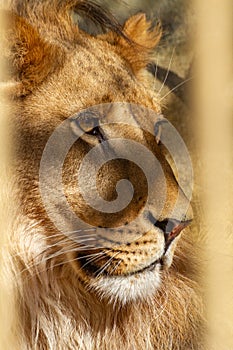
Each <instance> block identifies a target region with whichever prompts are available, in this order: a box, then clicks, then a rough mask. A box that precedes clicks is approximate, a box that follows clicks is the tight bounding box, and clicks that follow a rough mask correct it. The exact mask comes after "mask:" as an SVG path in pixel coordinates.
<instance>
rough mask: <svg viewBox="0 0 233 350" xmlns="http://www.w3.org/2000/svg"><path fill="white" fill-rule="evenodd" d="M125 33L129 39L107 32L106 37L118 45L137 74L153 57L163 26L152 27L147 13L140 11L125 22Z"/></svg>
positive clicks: (120, 52)
mask: <svg viewBox="0 0 233 350" xmlns="http://www.w3.org/2000/svg"><path fill="white" fill-rule="evenodd" d="M123 33H124V34H125V36H126V37H127V38H128V40H127V39H125V38H124V37H123V36H119V35H116V34H115V33H108V34H106V35H105V39H106V40H108V41H109V42H110V43H112V44H114V45H116V47H117V50H118V52H119V54H120V55H121V56H122V57H124V58H125V59H126V60H127V61H128V63H129V64H130V66H131V68H132V70H133V72H134V74H135V75H137V73H138V72H139V71H140V70H141V69H144V68H145V67H146V66H147V64H148V63H149V62H150V61H151V59H152V58H153V57H152V54H153V51H154V49H155V47H156V46H157V44H158V42H159V40H160V38H161V28H160V26H159V25H157V26H155V27H152V23H151V22H150V21H148V20H147V19H146V15H145V14H143V13H139V14H137V15H134V16H132V17H130V18H129V19H128V20H127V21H126V22H125V24H124V26H123Z"/></svg>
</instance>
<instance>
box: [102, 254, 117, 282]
mask: <svg viewBox="0 0 233 350" xmlns="http://www.w3.org/2000/svg"><path fill="white" fill-rule="evenodd" d="M119 254H120V252H117V253H116V254H114V255H113V256H112V257H111V258H110V259H109V260H108V261H107V262H106V263H105V264H104V266H102V267H101V268H100V269H99V270H100V272H99V273H98V274H97V276H96V278H98V277H99V276H100V275H101V274H102V273H103V272H104V271H105V270H106V269H107V268H108V266H109V265H110V264H111V262H112V260H113V259H114V258H115V257H116V256H117V255H119ZM99 270H97V272H98V271H99Z"/></svg>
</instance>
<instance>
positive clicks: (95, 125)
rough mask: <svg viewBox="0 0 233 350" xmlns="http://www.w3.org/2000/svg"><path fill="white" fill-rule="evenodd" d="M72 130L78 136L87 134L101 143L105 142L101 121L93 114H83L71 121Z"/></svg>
mask: <svg viewBox="0 0 233 350" xmlns="http://www.w3.org/2000/svg"><path fill="white" fill-rule="evenodd" d="M71 128H72V130H73V132H74V133H75V134H77V135H80V133H81V134H83V133H84V134H87V135H91V136H95V137H97V138H98V139H99V141H102V140H104V136H103V132H102V130H101V128H100V125H99V119H98V118H97V117H96V116H95V115H92V114H81V115H79V116H78V117H77V118H75V119H73V120H72V121H71Z"/></svg>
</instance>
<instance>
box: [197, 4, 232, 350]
mask: <svg viewBox="0 0 233 350" xmlns="http://www.w3.org/2000/svg"><path fill="white" fill-rule="evenodd" d="M195 2H196V10H197V19H198V21H197V32H198V33H197V42H196V43H197V48H196V53H197V56H196V57H197V70H196V72H195V76H196V77H197V85H196V112H197V113H196V118H197V120H196V126H197V135H198V139H199V147H200V148H199V154H200V159H201V164H202V168H201V174H200V177H199V180H200V184H201V188H202V201H203V210H204V222H202V227H203V229H204V228H205V229H204V230H205V234H206V235H207V236H206V242H207V245H206V247H204V250H205V251H204V253H203V256H202V259H203V261H205V262H206V268H205V276H203V283H204V286H205V305H206V315H207V322H208V331H207V334H206V335H207V336H206V347H205V349H206V350H231V349H233V229H232V227H233V226H232V220H233V218H232V208H233V203H232V198H233V193H232V185H233V179H232V176H233V175H232V174H233V159H232V150H233V147H232V146H233V145H232V140H233V137H232V126H233V125H232V123H233V118H232V87H233V85H232V62H233V55H232V44H233V37H232V33H233V27H232V23H233V6H232V1H231V0H222V1H219V0H212V1H203V0H195Z"/></svg>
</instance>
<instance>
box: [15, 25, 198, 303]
mask: <svg viewBox="0 0 233 350" xmlns="http://www.w3.org/2000/svg"><path fill="white" fill-rule="evenodd" d="M141 20H142V19H141ZM143 21H145V19H144V20H143ZM143 23H144V22H143ZM136 24H137V26H138V20H137V21H136ZM131 27H132V23H131ZM131 29H132V28H131ZM120 52H121V50H120V49H118V48H117V47H115V46H112V44H109V42H108V41H107V40H106V39H105V38H99V39H96V38H92V37H89V36H87V35H86V34H83V35H82V36H80V40H79V42H77V43H76V44H74V45H73V46H72V49H71V48H70V47H69V45H67V47H65V48H64V47H61V52H60V55H64V57H63V63H62V65H61V66H60V67H59V69H56V70H55V71H53V72H51V73H50V74H49V75H48V76H47V77H46V79H45V80H44V81H43V82H41V83H40V85H38V86H36V88H33V92H30V93H28V94H27V96H26V97H24V98H23V99H21V100H20V101H19V103H18V105H19V106H20V107H19V110H18V112H17V113H16V114H17V115H16V118H15V119H14V123H15V125H16V133H17V158H18V171H19V183H20V186H21V190H22V198H23V203H24V210H25V212H26V213H27V215H29V216H31V217H33V218H36V219H37V220H38V221H40V222H41V225H43V226H44V230H45V234H46V235H47V237H48V242H50V246H51V242H52V243H53V244H52V246H53V249H58V251H60V249H61V247H62V249H63V252H64V260H63V262H64V264H70V265H71V267H72V269H73V270H74V271H75V273H76V274H77V281H79V282H80V281H81V282H80V283H83V284H84V285H86V286H87V287H88V288H91V289H93V290H94V291H96V292H97V293H99V294H101V295H103V296H107V297H109V298H110V299H112V300H113V299H115V300H116V299H119V300H120V301H121V302H127V301H129V300H134V299H136V298H138V297H141V298H144V297H147V296H148V295H151V294H152V293H153V292H154V291H155V290H156V288H158V286H159V284H160V274H161V273H162V270H163V269H164V268H166V267H169V266H170V264H171V262H172V257H173V253H174V249H175V246H176V243H177V241H178V239H179V233H180V232H181V230H182V229H183V228H184V227H185V226H187V224H188V223H189V221H190V220H191V219H192V213H191V209H190V207H189V203H188V200H187V199H186V198H185V196H184V194H183V193H182V191H181V190H180V189H179V185H178V183H177V181H176V179H175V177H174V175H173V172H172V169H171V167H170V165H169V164H168V162H167V160H166V157H165V156H164V154H163V152H162V150H161V146H160V144H159V142H158V138H157V135H156V133H154V130H155V129H156V128H155V126H156V121H157V119H156V118H155V115H153V113H150V112H148V110H147V109H146V108H145V107H147V108H149V109H150V110H153V111H154V112H155V113H156V115H159V113H160V106H159V103H158V102H157V100H156V99H155V97H154V96H153V95H152V93H151V92H148V90H147V88H146V87H145V85H144V83H142V82H139V80H137V78H136V76H135V74H134V73H133V69H131V67H130V64H129V62H126V60H125V57H124V55H123V56H121V55H120ZM58 54H59V52H58ZM135 69H136V68H135ZM116 102H117V103H116ZM118 102H128V103H130V104H125V103H123V104H119V103H118ZM97 105H101V106H100V107H98V108H97V107H91V106H97ZM136 105H138V107H136ZM140 105H142V106H144V107H140ZM84 110H85V112H84ZM19 113H20V118H19V115H18V114H19ZM65 120H67V123H66V126H67V128H68V129H67V130H68V135H70V137H71V139H72V137H73V142H72V146H71V147H70V148H69V150H68V153H67V154H66V155H65V157H64V164H63V168H62V184H63V190H64V193H65V197H66V200H67V203H68V204H69V206H70V208H71V209H72V211H73V213H74V214H75V216H76V217H78V218H79V219H81V220H82V225H81V226H80V227H78V226H77V225H76V224H75V223H74V222H73V221H72V220H73V219H71V218H70V216H69V215H68V214H67V213H66V212H65V211H64V210H63V209H64V203H63V202H62V201H60V197H59V195H57V193H56V194H54V193H55V192H54V191H55V190H56V186H57V185H56V174H57V173H56V162H55V163H54V158H55V157H56V156H55V155H54V157H53V156H51V159H50V162H47V163H46V168H45V169H46V171H47V173H46V177H45V179H47V180H45V188H46V190H47V194H48V197H49V198H50V206H49V207H46V208H45V207H44V205H45V203H44V202H43V196H42V197H41V192H40V185H41V184H40V180H41V178H39V172H40V165H41V157H42V154H43V151H44V150H45V147H46V144H47V143H48V141H49V138H50V136H51V135H52V134H53V133H54V130H56V128H57V127H58V126H59V125H61V123H63V122H64V121H65ZM14 127H15V126H14ZM160 132H161V130H160ZM116 140H117V142H116ZM125 140H127V142H128V141H129V142H131V145H132V144H133V145H135V144H137V145H140V146H141V147H144V149H146V150H147V151H148V153H150V155H151V157H152V158H151V159H152V160H153V159H155V160H154V161H152V162H151V164H147V165H146V167H147V170H148V169H149V170H150V166H151V171H150V180H149V181H150V188H149V189H148V176H146V174H145V173H144V171H143V169H141V167H140V166H139V165H138V164H137V160H140V161H141V162H143V161H144V159H143V155H141V154H140V152H139V153H137V150H136V149H134V148H132V149H131V151H130V152H131V153H130V157H131V159H127V158H123V157H120V156H119V154H125V153H124V152H125V149H124V148H125V147H128V143H125ZM65 144H66V138H64V139H59V141H58V142H57V143H56V144H55V149H56V155H57V154H62V152H63V147H64V145H65ZM96 146H98V152H97V155H96V156H95V157H92V158H90V159H87V160H86V163H85V164H86V165H85V166H86V168H85V172H84V173H83V175H82V178H81V179H80V178H79V173H78V172H79V170H80V169H81V167H82V163H83V161H84V159H85V157H86V156H87V155H88V154H89V153H90V151H91V150H93V149H94V147H96ZM103 155H104V156H106V155H111V157H110V158H111V159H110V160H108V161H107V162H105V163H104V164H103V165H102V166H100V167H99V168H98V169H97V171H96V172H95V174H94V175H95V176H94V175H93V169H95V167H96V164H97V162H98V160H99V158H100V157H102V156H103ZM153 157H154V158H153ZM139 163H140V162H139ZM54 164H55V166H54ZM158 164H159V165H158ZM54 174H55V175H54ZM123 179H127V180H128V182H130V183H131V185H132V186H133V188H134V192H133V196H132V198H131V200H130V203H129V204H127V205H126V206H125V207H124V208H120V210H112V211H111V210H110V211H109V212H108V210H105V209H103V210H101V203H102V201H105V202H104V203H105V204H106V202H108V203H109V206H110V205H111V204H112V203H113V202H114V201H116V200H117V199H118V198H120V196H123V197H124V195H125V194H126V193H128V192H127V191H128V189H129V187H128V189H127V188H126V187H122V188H121V191H120V193H117V184H120V183H119V181H121V180H123ZM53 186H54V188H53ZM95 186H96V190H97V194H98V195H99V198H97V197H96V192H94V187H95ZM83 193H85V195H87V196H88V199H89V202H88V201H87V200H85V198H84V194H83ZM178 194H179V195H180V198H179V201H178V204H177V203H176V202H177V198H178ZM92 203H95V205H96V206H93V205H92ZM161 203H162V205H161ZM96 207H97V208H96ZM103 208H104V207H103ZM45 209H47V211H46V210H45ZM118 209H119V208H118ZM51 216H52V217H53V218H54V217H55V218H56V219H57V222H58V224H59V223H62V224H63V225H64V226H63V227H67V228H68V230H67V231H65V230H63V231H62V230H61V232H59V231H58V228H57V225H56V222H53V220H51ZM85 225H86V226H85ZM88 225H89V226H88ZM64 231H65V232H64ZM54 247H55V248H54Z"/></svg>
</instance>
